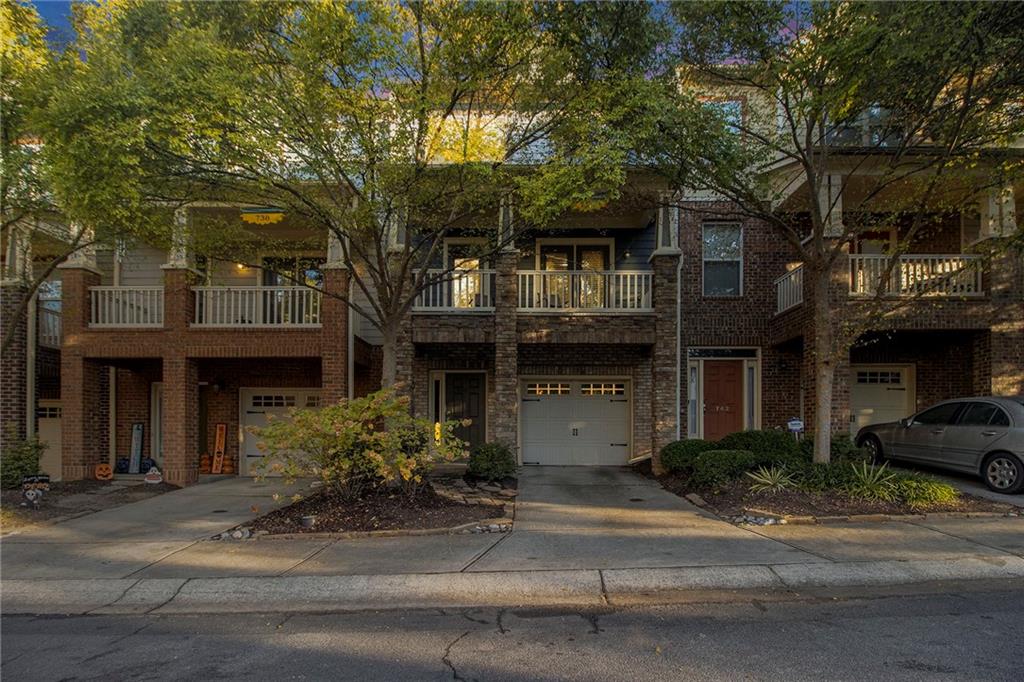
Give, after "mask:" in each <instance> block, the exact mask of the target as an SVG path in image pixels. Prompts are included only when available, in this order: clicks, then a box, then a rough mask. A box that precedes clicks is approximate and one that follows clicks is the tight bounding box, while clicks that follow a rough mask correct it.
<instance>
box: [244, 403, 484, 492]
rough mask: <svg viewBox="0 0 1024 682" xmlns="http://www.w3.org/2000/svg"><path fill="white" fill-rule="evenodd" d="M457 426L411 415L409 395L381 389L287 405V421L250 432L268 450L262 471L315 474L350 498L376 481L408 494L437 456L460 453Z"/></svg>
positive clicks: (292, 476) (446, 458)
mask: <svg viewBox="0 0 1024 682" xmlns="http://www.w3.org/2000/svg"><path fill="white" fill-rule="evenodd" d="M465 424H466V425H468V422H465ZM458 425H459V423H458V422H445V423H443V424H433V423H431V422H429V421H427V420H425V419H416V418H415V417H413V416H412V415H411V414H410V413H409V399H408V398H406V397H398V398H396V397H395V396H394V395H393V393H392V392H391V391H390V390H383V391H377V392H376V393H372V394H370V395H368V396H366V397H364V398H355V399H352V400H342V401H341V402H339V403H337V404H336V405H327V406H325V407H323V408H322V409H319V410H314V409H299V410H292V411H290V412H289V414H288V418H287V419H271V420H269V423H268V424H267V425H266V426H262V427H253V426H250V427H248V430H249V431H250V432H252V433H254V434H255V435H256V436H257V437H258V438H259V439H260V441H259V443H258V446H259V448H260V450H261V451H262V452H264V453H266V455H267V456H266V457H264V458H263V459H262V460H261V461H260V462H259V463H258V464H257V472H258V473H259V474H260V476H265V475H267V474H268V473H276V474H280V475H282V476H283V477H285V479H286V480H288V481H294V480H295V479H296V478H298V477H299V476H316V477H318V478H319V479H320V480H321V481H322V482H323V484H324V485H325V486H326V487H328V488H330V489H332V490H334V491H335V492H336V493H338V494H341V495H345V496H349V497H357V496H359V495H360V494H362V493H363V492H364V491H366V490H368V489H371V488H376V487H381V486H386V487H390V486H398V487H401V488H402V490H403V491H404V492H405V493H406V494H408V495H410V496H411V495H414V494H415V493H416V491H417V490H418V489H419V487H420V486H421V485H422V483H423V474H424V473H425V472H426V471H427V470H428V469H429V468H430V467H431V466H432V465H433V464H434V463H435V462H438V461H451V460H453V459H456V458H457V457H460V456H462V455H463V454H464V453H465V450H466V444H465V443H464V442H463V441H462V440H460V439H459V438H458V437H456V436H455V429H456V428H457V427H458Z"/></svg>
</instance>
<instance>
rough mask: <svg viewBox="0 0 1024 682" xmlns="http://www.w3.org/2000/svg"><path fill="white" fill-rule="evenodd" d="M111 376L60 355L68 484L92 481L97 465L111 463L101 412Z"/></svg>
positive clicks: (65, 352)
mask: <svg viewBox="0 0 1024 682" xmlns="http://www.w3.org/2000/svg"><path fill="white" fill-rule="evenodd" d="M67 309H68V310H70V308H67ZM108 374H109V373H108V372H107V371H106V369H105V368H104V367H102V366H101V365H100V363H99V362H97V361H95V360H90V359H87V358H84V357H82V356H80V355H77V354H75V353H74V352H72V351H69V350H68V349H67V348H65V349H64V350H63V351H62V352H61V363H60V399H61V410H62V417H61V451H62V459H61V471H62V475H63V477H64V480H65V481H78V480H81V479H83V478H93V476H94V471H95V468H96V465H97V464H100V463H102V462H107V461H109V456H110V453H109V452H108V447H107V443H106V435H107V427H108V419H107V415H106V413H105V411H104V410H103V408H102V406H103V405H104V404H106V403H107V402H108V399H109V395H108V389H107V386H106V383H107V382H106V377H107V376H108Z"/></svg>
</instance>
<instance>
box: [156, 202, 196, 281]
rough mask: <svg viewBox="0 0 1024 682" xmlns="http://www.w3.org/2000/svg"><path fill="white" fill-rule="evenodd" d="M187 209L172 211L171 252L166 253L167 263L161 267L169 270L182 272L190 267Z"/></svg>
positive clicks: (180, 208)
mask: <svg viewBox="0 0 1024 682" xmlns="http://www.w3.org/2000/svg"><path fill="white" fill-rule="evenodd" d="M190 243H191V239H190V234H189V209H188V207H187V206H181V207H179V208H176V209H174V226H173V227H172V230H171V250H170V251H168V252H167V263H166V264H165V265H164V266H163V267H164V268H165V269H170V270H183V269H187V268H191V267H192V253H191V249H190V248H189V245H190Z"/></svg>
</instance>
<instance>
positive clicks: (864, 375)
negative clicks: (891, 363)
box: [857, 370, 903, 384]
mask: <svg viewBox="0 0 1024 682" xmlns="http://www.w3.org/2000/svg"><path fill="white" fill-rule="evenodd" d="M857 383H858V384H902V383H903V373H902V372H900V371H899V370H896V371H887V370H863V371H858V372H857Z"/></svg>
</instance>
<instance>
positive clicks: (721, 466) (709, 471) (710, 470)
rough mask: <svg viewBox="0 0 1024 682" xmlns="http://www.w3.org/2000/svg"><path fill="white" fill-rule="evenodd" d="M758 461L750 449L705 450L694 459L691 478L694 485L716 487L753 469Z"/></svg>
mask: <svg viewBox="0 0 1024 682" xmlns="http://www.w3.org/2000/svg"><path fill="white" fill-rule="evenodd" d="M758 463H759V462H758V458H757V456H756V455H755V454H754V453H752V452H750V451H749V450H705V451H704V452H702V453H700V454H699V455H697V458H696V459H695V460H694V462H693V472H692V474H691V476H690V480H691V481H692V482H693V484H694V485H697V486H700V487H706V488H714V487H717V486H720V485H722V484H724V483H728V482H729V481H735V480H736V479H738V478H740V477H741V476H743V474H745V473H747V472H748V471H753V470H754V469H755V468H756V467H757V466H758Z"/></svg>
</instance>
